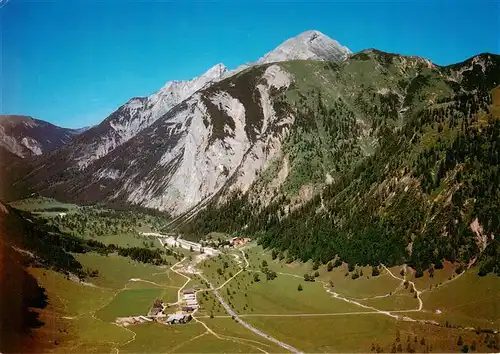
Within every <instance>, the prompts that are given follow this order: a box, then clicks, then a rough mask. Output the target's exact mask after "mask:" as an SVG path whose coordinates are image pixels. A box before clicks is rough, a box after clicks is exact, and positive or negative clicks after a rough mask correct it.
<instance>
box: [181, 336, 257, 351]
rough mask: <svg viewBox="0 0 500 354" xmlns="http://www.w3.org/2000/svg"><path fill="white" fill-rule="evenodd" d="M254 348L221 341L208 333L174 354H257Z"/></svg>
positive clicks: (240, 343) (184, 345) (235, 342)
mask: <svg viewBox="0 0 500 354" xmlns="http://www.w3.org/2000/svg"><path fill="white" fill-rule="evenodd" d="M257 352H259V351H258V350H257V349H255V348H254V347H252V346H250V345H247V344H245V342H244V341H242V342H238V341H234V340H229V339H227V340H226V339H219V338H217V337H215V336H214V335H213V334H211V333H207V334H205V335H203V336H201V337H198V338H196V339H194V340H192V341H188V342H186V343H185V344H183V345H182V346H180V347H178V348H177V349H176V350H175V351H174V353H257Z"/></svg>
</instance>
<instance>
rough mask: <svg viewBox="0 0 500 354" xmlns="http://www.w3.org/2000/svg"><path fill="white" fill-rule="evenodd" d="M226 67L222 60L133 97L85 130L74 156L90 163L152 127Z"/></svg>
mask: <svg viewBox="0 0 500 354" xmlns="http://www.w3.org/2000/svg"><path fill="white" fill-rule="evenodd" d="M226 70H227V69H226V67H225V66H224V65H223V64H217V65H215V66H214V67H213V68H211V69H209V70H208V71H207V72H206V73H204V74H203V75H201V76H200V77H197V78H194V79H192V80H189V81H170V82H168V83H167V84H166V85H165V86H163V87H162V88H161V89H160V90H158V91H157V92H155V93H154V94H152V95H151V96H149V97H136V98H132V99H130V100H129V101H128V102H127V103H126V104H124V105H123V106H121V107H120V108H118V110H116V111H115V112H114V113H112V114H111V115H110V116H109V117H108V118H107V119H105V120H104V121H103V122H102V123H101V124H99V125H98V126H96V127H93V128H91V129H89V130H87V131H86V132H85V133H83V134H82V137H81V139H80V140H79V142H78V146H77V147H74V149H73V151H72V153H71V154H72V157H71V159H72V160H75V161H77V164H78V167H79V168H85V167H87V166H88V165H89V164H90V163H92V162H93V161H95V160H97V159H99V158H101V157H103V156H105V155H106V154H108V153H109V152H110V151H112V150H113V149H115V148H116V147H117V146H120V145H121V144H123V143H125V142H127V141H128V140H130V139H131V138H133V137H134V136H135V135H136V134H137V133H139V132H140V131H141V130H143V129H145V128H147V127H149V126H150V125H151V124H152V123H154V122H155V121H156V120H157V119H158V118H160V117H162V116H163V115H164V114H166V113H167V112H168V111H169V110H171V109H172V108H173V107H175V106H176V105H177V104H179V103H181V102H182V101H183V100H185V99H186V98H188V97H189V96H191V95H192V94H194V93H195V92H196V91H198V90H200V89H201V88H203V87H204V86H207V85H210V84H211V83H213V82H217V81H219V80H221V79H222V77H223V75H224V73H225V72H226Z"/></svg>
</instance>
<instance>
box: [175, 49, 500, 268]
mask: <svg viewBox="0 0 500 354" xmlns="http://www.w3.org/2000/svg"><path fill="white" fill-rule="evenodd" d="M285 67H287V68H291V67H293V68H295V71H294V75H295V82H294V89H295V88H297V87H298V88H299V89H295V90H294V89H292V90H288V91H287V92H286V93H284V97H283V98H282V100H281V101H280V102H289V104H288V105H286V106H285V107H287V108H285V109H290V110H292V112H294V114H295V125H294V127H293V129H292V130H291V131H290V134H289V136H288V137H287V138H286V139H285V140H284V142H283V150H282V153H281V154H280V155H279V157H277V158H276V159H275V160H274V161H273V163H271V164H270V166H269V167H268V168H267V169H266V170H264V171H263V173H262V174H261V175H260V176H259V178H258V180H257V181H256V182H255V183H253V184H252V186H251V187H250V188H249V190H248V191H247V192H246V193H241V192H235V193H234V194H232V197H231V198H228V199H227V198H221V200H223V201H226V200H227V202H223V201H221V200H219V202H215V201H214V202H212V203H211V204H209V205H208V207H207V208H206V209H205V210H203V211H202V212H200V213H199V214H198V215H197V216H196V217H195V218H194V219H191V220H190V221H189V222H184V223H182V222H179V224H178V225H182V227H181V229H183V230H184V232H186V233H191V234H196V235H201V234H204V233H207V232H210V231H225V232H235V231H242V232H244V233H246V234H256V235H258V237H259V239H260V241H261V242H262V243H263V245H265V246H266V247H276V248H278V249H280V250H282V251H285V250H287V251H288V257H289V258H290V259H293V258H300V259H303V260H306V259H310V258H313V259H316V260H318V261H321V262H326V261H328V260H330V259H333V258H334V257H336V256H338V257H339V258H340V259H342V260H344V261H347V262H349V263H358V264H378V263H385V264H391V265H392V264H400V263H404V262H407V263H409V264H410V265H412V266H413V267H415V268H416V269H417V270H418V273H421V272H422V271H423V270H424V269H426V268H428V267H430V266H431V264H434V265H436V266H439V265H440V263H441V260H442V259H443V258H446V259H448V260H452V261H457V262H462V263H463V264H464V266H467V264H468V263H469V262H474V261H475V262H476V263H479V264H481V271H480V273H481V274H484V273H487V272H489V271H495V272H497V273H500V269H499V268H498V264H500V263H499V259H498V257H499V251H500V249H499V245H498V243H499V241H498V238H495V235H498V231H499V227H500V220H499V216H498V215H500V214H499V211H500V210H499V207H500V198H499V197H500V194H499V191H498V182H500V175H499V171H498V163H499V160H498V159H499V149H500V121H499V118H500V89H499V88H498V85H499V81H500V57H499V56H496V55H492V54H482V55H479V56H476V57H474V58H471V59H469V60H467V61H465V62H463V63H460V64H456V65H452V66H448V67H439V66H436V65H433V64H432V63H430V62H428V61H426V60H424V59H421V58H416V57H402V56H398V55H393V54H388V53H382V52H379V51H376V50H368V51H364V52H361V53H358V54H355V55H353V56H352V57H351V58H349V59H348V60H347V61H345V62H343V63H341V64H338V65H330V66H328V65H325V64H324V63H313V62H306V63H300V62H290V63H286V64H285ZM299 68H300V70H299ZM301 72H302V73H303V77H304V78H303V79H301V77H300V73H301ZM301 85H304V86H308V88H309V94H308V95H306V96H304V95H303V94H301V92H300V87H301Z"/></svg>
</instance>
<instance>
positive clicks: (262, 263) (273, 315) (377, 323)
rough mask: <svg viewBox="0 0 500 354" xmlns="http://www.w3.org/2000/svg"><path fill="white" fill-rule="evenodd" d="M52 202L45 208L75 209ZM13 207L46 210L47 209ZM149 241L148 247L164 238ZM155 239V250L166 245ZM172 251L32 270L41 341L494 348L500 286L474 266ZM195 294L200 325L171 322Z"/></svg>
mask: <svg viewBox="0 0 500 354" xmlns="http://www.w3.org/2000/svg"><path fill="white" fill-rule="evenodd" d="M45 201H46V202H47V203H46V204H44V205H43V208H45V209H49V208H54V207H55V206H56V205H57V206H58V207H68V206H67V205H64V204H62V205H61V204H60V203H58V202H56V201H53V200H45ZM13 204H14V205H18V206H19V205H24V206H25V208H26V209H30V208H31V209H35V208H36V209H42V208H41V207H40V203H39V202H38V203H36V204H34V205H35V206H32V205H31V206H30V207H28V205H30V204H29V203H26V202H22V203H13ZM51 204H53V206H51ZM36 205H38V206H36ZM74 208H79V207H77V206H74ZM79 212H80V213H82V211H79ZM83 213H84V215H85V213H88V215H93V213H94V212H93V211H91V210H87V211H85V212H83ZM42 215H43V216H41V217H48V218H60V216H57V215H50V216H47V215H46V214H42ZM110 220H112V221H110V224H113V223H114V222H118V221H119V220H121V216H119V214H118V213H117V214H115V215H114V217H112V218H111V219H110ZM142 220H147V221H145V224H143V225H141V228H143V229H144V228H146V227H150V228H151V230H154V229H155V226H154V224H153V223H150V224H148V221H151V220H156V219H154V218H144V219H142ZM157 223H158V221H155V225H156V224H157ZM103 225H105V223H104V224H103ZM104 234H106V233H104ZM139 235H140V234H139ZM149 235H150V237H149V238H148V240H147V241H146V240H145V241H146V242H145V243H146V244H147V245H148V247H150V246H151V244H150V242H151V241H154V240H155V238H156V239H157V238H160V239H161V237H160V236H161V235H162V234H161V233H160V232H150V233H149ZM82 236H83V237H87V236H85V235H82ZM219 236H221V235H219ZM100 237H103V239H104V240H108V237H109V235H103V236H96V239H97V240H99V239H100ZM120 237H123V238H124V240H127V241H123V243H125V242H127V243H128V244H130V240H131V238H130V237H131V236H130V233H127V232H124V233H122V234H116V235H115V239H119V238H120ZM227 237H228V236H227ZM228 240H229V238H228ZM156 241H157V242H154V246H153V247H159V248H160V247H164V246H162V244H163V242H159V241H158V239H157V240H156ZM170 245H172V244H168V245H167V244H166V243H165V246H167V247H169V246H170ZM178 245H179V246H180V244H178ZM175 246H176V245H175V244H173V247H172V251H173V252H169V253H170V254H172V255H168V256H163V257H164V260H165V263H166V264H165V265H161V266H156V265H152V264H144V263H139V262H136V261H133V260H131V259H129V258H126V257H122V256H119V255H117V254H113V253H110V254H107V255H100V254H98V253H95V252H89V253H84V254H74V255H75V258H76V259H77V260H78V261H79V262H80V263H81V264H82V265H83V267H85V268H88V269H92V270H96V271H97V274H96V275H94V276H91V277H87V278H86V279H85V280H78V278H75V277H72V276H70V277H68V276H64V275H62V274H61V273H58V272H55V271H53V270H48V269H43V268H37V267H35V268H33V267H32V268H29V270H28V271H29V273H30V274H32V275H33V276H34V277H35V278H36V279H37V281H38V282H39V284H40V286H42V287H43V288H44V289H46V294H47V296H48V299H49V304H48V306H47V307H46V308H45V309H43V310H41V311H40V320H41V321H42V322H44V325H43V326H42V327H40V328H39V329H36V332H37V333H39V334H40V335H41V337H42V338H43V339H44V340H45V341H46V342H47V345H48V346H50V347H51V348H52V349H51V351H53V352H68V351H73V352H74V351H77V352H95V351H98V352H112V353H127V352H151V353H153V352H172V353H174V352H175V353H183V352H213V351H214V350H215V349H214V348H217V350H219V348H220V350H223V351H231V352H264V353H266V352H267V353H274V352H346V351H363V352H368V351H377V352H380V351H385V352H390V351H391V350H392V349H395V351H405V352H408V351H419V352H453V351H459V350H461V348H462V347H463V346H464V345H467V346H468V347H475V348H476V349H475V351H478V352H489V351H491V352H494V351H496V350H497V349H496V348H497V347H495V346H497V345H498V340H499V335H498V330H499V329H500V321H499V318H500V313H499V312H498V311H499V309H498V306H497V304H498V302H499V301H500V292H499V291H498V289H500V279H499V278H498V277H497V276H495V275H488V276H485V277H479V276H478V275H477V274H476V273H477V269H476V268H475V266H474V265H471V268H470V269H467V270H465V271H464V272H462V273H460V274H457V272H456V267H455V266H454V265H453V264H451V263H448V262H444V263H443V268H442V269H436V270H435V272H434V274H433V275H432V277H431V276H430V274H428V273H427V272H426V273H425V274H424V276H422V277H418V278H415V271H414V270H413V269H411V268H410V267H407V266H405V265H401V266H395V267H390V268H389V267H385V266H384V265H380V266H379V267H378V269H377V272H378V274H376V273H377V272H375V271H374V268H373V267H356V268H355V269H352V270H351V271H350V270H349V269H348V268H349V267H348V265H347V264H345V263H344V264H335V266H333V264H332V265H328V264H314V263H313V262H306V263H303V262H297V261H294V262H287V261H286V259H285V258H284V257H281V258H282V259H280V257H279V256H278V255H277V253H276V252H274V251H273V252H272V251H271V250H265V249H263V248H262V247H261V246H259V245H258V244H257V243H256V242H255V241H250V242H249V243H246V244H243V245H237V246H234V247H233V246H222V247H221V248H217V249H215V250H214V251H216V252H212V253H200V252H197V251H194V250H193V251H190V250H189V249H185V248H182V247H179V248H177V247H175ZM195 248H196V247H195ZM199 250H200V249H199ZM176 252H179V253H176ZM354 274H357V275H358V277H357V278H355V279H353V278H354V277H353V275H354ZM305 276H307V277H305ZM309 276H310V277H309ZM305 278H307V281H306V280H305ZM192 288H194V289H195V290H194V296H195V298H196V301H197V303H198V306H199V307H198V308H196V309H195V310H194V311H190V312H184V313H186V314H189V315H190V316H191V317H192V318H191V320H190V321H189V322H188V323H186V324H166V323H165V321H166V318H167V317H168V314H172V313H176V312H178V311H182V307H183V306H185V305H183V303H184V300H183V291H184V290H187V289H192ZM479 294H480V295H479ZM155 299H161V300H162V301H163V302H164V303H165V304H167V306H166V307H165V309H164V311H163V312H165V313H166V315H165V317H162V316H160V317H158V315H155V316H151V315H150V313H151V309H152V304H153V302H154V301H155ZM120 318H136V319H137V321H136V322H137V323H136V324H134V323H133V321H132V322H123V321H122V322H120V320H119V319H120ZM141 318H142V319H141ZM298 326H299V327H300V328H301V330H299V331H297V327H298ZM329 333H334V335H331V334H329ZM459 338H461V339H460V342H461V343H462V344H461V345H457V343H458V342H459ZM400 346H402V347H401V348H402V349H401V348H400V349H401V350H398V347H400Z"/></svg>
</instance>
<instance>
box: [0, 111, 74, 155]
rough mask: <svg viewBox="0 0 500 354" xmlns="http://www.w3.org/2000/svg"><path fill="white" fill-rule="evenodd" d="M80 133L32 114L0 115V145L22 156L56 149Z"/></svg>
mask: <svg viewBox="0 0 500 354" xmlns="http://www.w3.org/2000/svg"><path fill="white" fill-rule="evenodd" d="M80 133H81V131H80V130H79V129H69V128H62V127H59V126H57V125H54V124H52V123H49V122H46V121H43V120H39V119H36V118H33V117H30V116H23V115H0V146H1V147H2V148H4V149H5V150H7V151H9V152H10V153H12V154H14V155H16V156H18V157H20V158H26V157H32V156H38V155H41V154H42V153H47V152H50V151H53V150H56V149H58V148H60V147H61V146H63V145H66V144H67V143H69V142H70V141H72V140H73V139H74V138H75V136H77V135H78V134H80Z"/></svg>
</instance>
